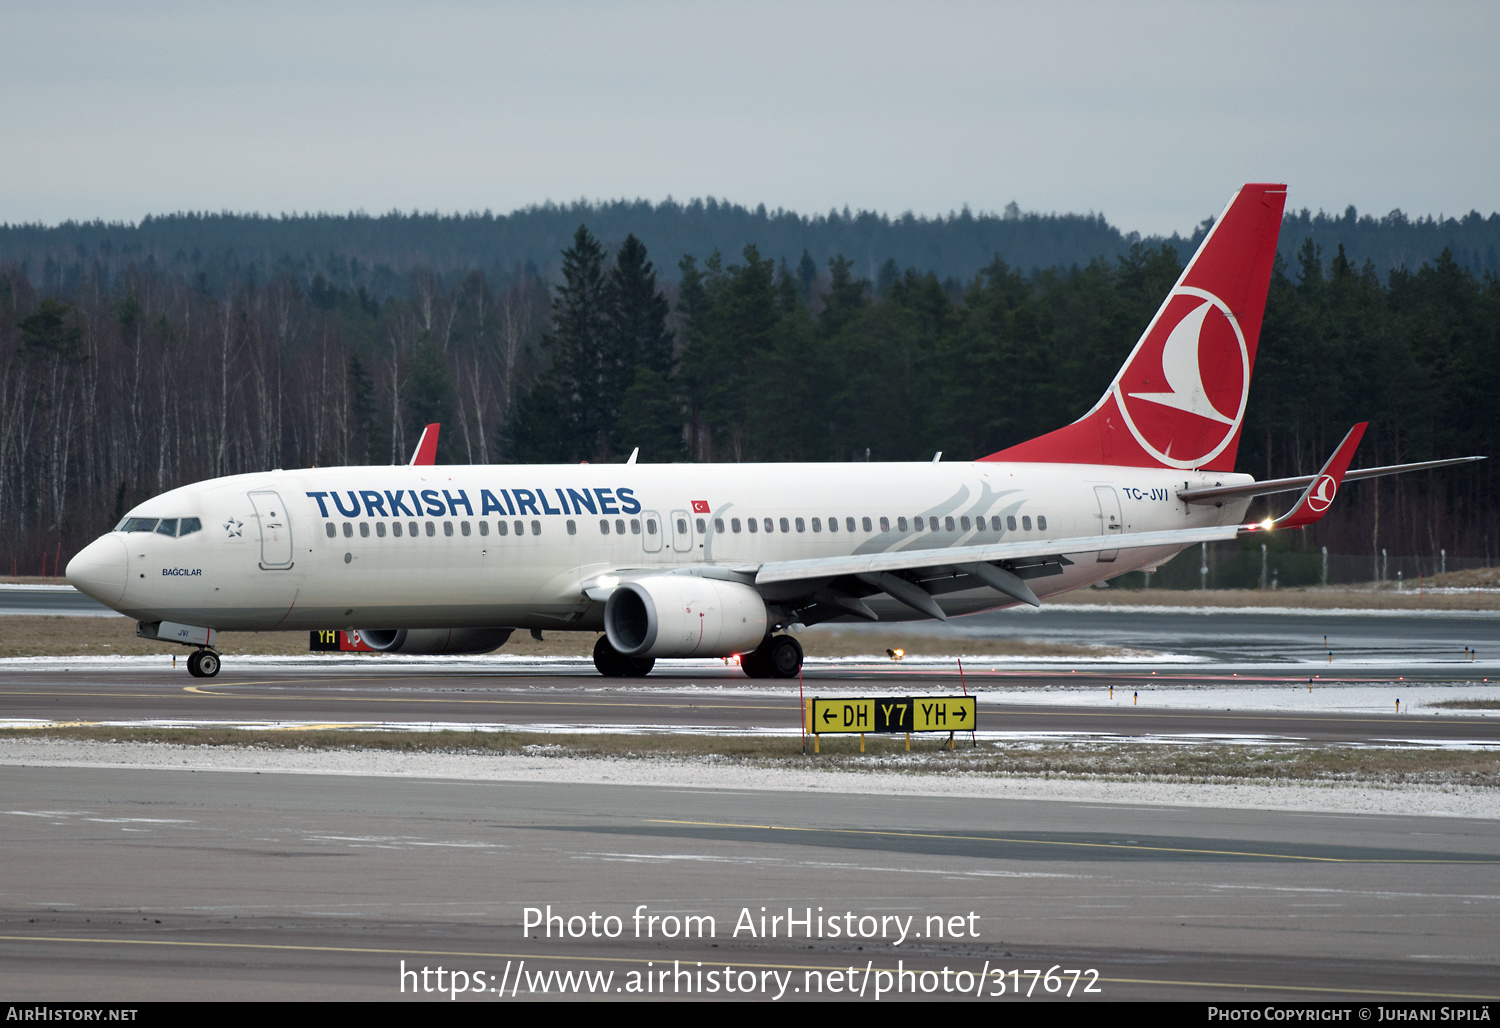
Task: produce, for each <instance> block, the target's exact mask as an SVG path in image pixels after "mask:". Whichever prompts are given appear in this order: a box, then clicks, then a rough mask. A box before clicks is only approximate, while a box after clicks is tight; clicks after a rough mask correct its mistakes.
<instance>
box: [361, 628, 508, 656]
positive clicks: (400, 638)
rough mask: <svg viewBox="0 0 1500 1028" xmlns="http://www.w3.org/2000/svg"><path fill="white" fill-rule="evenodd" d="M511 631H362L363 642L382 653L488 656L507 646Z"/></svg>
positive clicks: (428, 629) (485, 629) (483, 629)
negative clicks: (506, 641) (486, 654)
mask: <svg viewBox="0 0 1500 1028" xmlns="http://www.w3.org/2000/svg"><path fill="white" fill-rule="evenodd" d="M511 631H512V629H509V628H388V629H380V628H361V629H359V638H360V640H361V641H362V642H363V643H364V644H365V645H366V646H368V647H370V649H372V650H378V651H379V652H381V653H417V654H428V653H488V652H490V651H491V650H497V649H499V648H500V647H502V646H504V645H505V640H507V639H509V638H510V633H511Z"/></svg>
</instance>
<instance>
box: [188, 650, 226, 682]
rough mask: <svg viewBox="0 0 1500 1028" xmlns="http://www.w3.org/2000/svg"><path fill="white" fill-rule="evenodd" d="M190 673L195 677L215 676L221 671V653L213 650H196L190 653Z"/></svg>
mask: <svg viewBox="0 0 1500 1028" xmlns="http://www.w3.org/2000/svg"><path fill="white" fill-rule="evenodd" d="M187 666H188V674H190V675H192V676H193V677H194V678H213V677H214V676H215V675H217V674H218V673H219V655H218V654H217V653H215V652H214V651H213V650H209V649H203V650H194V651H193V652H192V653H189V654H188V659H187Z"/></svg>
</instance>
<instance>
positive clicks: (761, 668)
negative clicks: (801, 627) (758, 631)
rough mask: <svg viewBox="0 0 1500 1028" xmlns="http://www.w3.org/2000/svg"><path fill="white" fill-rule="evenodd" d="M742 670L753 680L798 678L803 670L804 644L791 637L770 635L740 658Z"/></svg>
mask: <svg viewBox="0 0 1500 1028" xmlns="http://www.w3.org/2000/svg"><path fill="white" fill-rule="evenodd" d="M740 669H741V670H742V671H744V672H745V674H747V675H749V676H750V677H751V678H796V677H797V672H799V671H801V670H802V644H801V643H799V642H798V641H797V640H796V639H793V638H792V637H791V636H789V635H770V636H767V637H766V638H765V639H763V640H762V641H761V644H760V645H759V646H757V647H755V649H753V650H751V651H750V652H749V653H746V654H744V655H743V656H741V657H740Z"/></svg>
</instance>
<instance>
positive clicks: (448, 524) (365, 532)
mask: <svg viewBox="0 0 1500 1028" xmlns="http://www.w3.org/2000/svg"><path fill="white" fill-rule="evenodd" d="M477 525H478V530H479V534H480V535H481V536H487V535H489V534H490V523H489V522H488V521H480V522H477ZM526 525H527V523H526V522H525V521H497V522H495V534H496V535H510V533H511V532H512V530H514V532H515V533H516V535H525V534H526ZM474 529H475V526H473V525H470V524H469V522H467V521H460V522H458V525H457V531H458V534H459V535H461V536H469V535H473V534H474ZM323 531H324V532H325V533H326V534H327V536H328V538H330V539H336V538H338V535H339V527H338V526H337V525H336V524H334V523H333V522H332V521H326V522H324V523H323ZM358 531H359V535H360V538H362V539H368V538H369V537H370V522H368V521H361V522H360V523H359V528H358ZM386 532H387V528H386V523H385V522H384V521H377V522H375V535H376V537H377V538H380V539H384V538H385V537H386ZM389 532H390V534H391V535H393V536H395V537H396V538H397V539H400V538H401V537H402V536H410V537H411V538H413V539H416V538H418V537H420V536H421V535H423V534H426V535H427V536H429V537H431V536H435V535H437V534H438V522H436V521H426V522H421V523H418V522H416V521H407V522H401V521H392V522H391V523H390V528H389ZM442 532H443V535H445V536H451V535H453V534H454V523H453V522H452V521H444V522H442ZM577 532H578V525H577V524H576V523H575V522H573V521H569V522H568V534H569V535H576V534H577ZM343 533H344V538H345V539H352V538H354V533H355V525H354V522H352V521H345V522H344V528H343ZM531 534H532V535H541V534H542V523H541V522H540V521H536V520H533V521H532V522H531Z"/></svg>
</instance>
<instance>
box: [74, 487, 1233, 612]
mask: <svg viewBox="0 0 1500 1028" xmlns="http://www.w3.org/2000/svg"><path fill="white" fill-rule="evenodd" d="M1248 481H1250V478H1249V476H1246V475H1226V474H1203V473H1198V472H1183V471H1173V470H1167V469H1150V468H1122V467H1113V466H1090V465H1065V464H1002V463H990V462H972V463H957V462H951V463H930V464H928V463H923V464H869V463H866V464H858V463H856V464H666V465H621V464H594V465H576V464H569V465H482V466H421V467H413V466H405V467H350V468H312V469H307V470H299V471H272V472H264V473H259V474H250V475H237V476H234V477H230V478H221V479H214V480H212V481H207V482H200V483H197V484H195V485H190V486H184V487H183V488H180V489H174V490H172V491H171V492H167V493H163V494H162V495H160V496H157V497H155V498H153V499H151V500H148V501H146V502H145V503H142V504H140V505H139V506H138V507H136V508H135V509H134V510H133V511H131V513H130V517H131V518H144V519H153V518H162V519H183V518H197V519H199V520H200V522H201V526H202V527H201V529H199V530H197V531H193V532H191V533H189V534H186V535H183V536H181V537H173V536H168V535H163V534H160V533H158V532H154V531H131V532H124V531H115V532H111V533H109V534H107V535H104V536H101V537H100V538H99V539H98V540H96V541H95V542H94V543H92V544H91V545H90V546H89V547H88V548H87V549H85V550H84V551H83V552H82V553H80V554H79V555H78V557H77V558H75V560H74V562H73V563H72V564H71V565H70V566H69V578H70V580H72V581H73V582H74V584H75V585H78V586H79V588H81V589H82V590H83V591H84V592H87V593H89V594H90V595H92V596H94V597H96V598H97V599H99V600H100V601H101V602H103V603H105V604H106V605H108V606H110V607H112V608H114V609H115V610H118V611H120V612H121V613H123V614H126V615H127V616H129V617H132V618H136V619H138V620H141V621H148V622H151V621H173V622H181V623H186V624H192V625H202V626H206V627H210V628H215V629H218V630H221V631H226V630H227V631H269V630H289V629H327V628H345V627H358V628H367V629H381V628H460V627H474V628H478V627H516V628H543V629H548V628H550V629H564V628H574V629H584V630H594V631H598V630H599V629H600V626H601V617H602V612H603V607H604V604H603V603H601V602H598V601H595V600H590V599H589V598H588V597H587V596H585V595H584V592H583V589H584V583H586V582H587V581H589V580H590V579H591V578H594V577H595V576H598V575H600V574H604V573H613V572H619V571H627V572H631V571H641V570H645V571H649V570H652V569H659V570H662V571H667V570H672V569H677V568H684V567H693V566H705V565H706V566H720V567H726V568H750V567H753V566H755V565H758V564H761V563H763V562H767V561H783V560H797V559H800V558H810V557H828V556H840V555H848V554H868V553H884V552H893V551H900V550H905V549H931V548H939V547H948V546H961V545H972V544H975V543H989V542H1017V541H1031V540H1039V539H1046V538H1059V539H1062V538H1077V537H1079V536H1090V535H1098V534H1101V532H1104V531H1111V530H1114V529H1113V526H1112V524H1111V518H1112V517H1117V518H1118V519H1119V522H1120V527H1119V529H1118V530H1119V531H1121V532H1124V533H1135V532H1144V531H1152V530H1157V529H1180V528H1201V527H1208V526H1215V525H1227V524H1232V523H1234V522H1236V521H1238V520H1239V519H1240V518H1241V517H1242V516H1243V514H1244V510H1245V508H1246V506H1247V505H1248V500H1238V501H1234V502H1231V503H1226V504H1225V505H1224V506H1223V507H1214V506H1211V505H1206V506H1205V505H1196V506H1190V505H1187V504H1184V503H1182V502H1181V501H1179V500H1177V499H1176V492H1177V490H1179V489H1181V488H1183V487H1184V485H1187V486H1191V487H1199V486H1207V485H1213V484H1215V483H1220V484H1224V485H1229V484H1233V483H1238V482H1248ZM695 501H697V503H698V507H699V509H700V510H701V509H702V507H704V506H706V507H707V511H706V512H701V513H697V512H695ZM1116 505H1117V506H1116ZM997 519H998V521H997ZM128 520H129V519H127V521H128ZM752 521H753V523H754V524H755V528H756V531H753V532H752V531H750V525H751V523H752ZM918 521H920V522H921V526H922V527H921V528H920V529H918V528H917V527H916V526H917V523H918ZM981 521H982V527H981ZM833 522H836V523H837V524H836V526H835V527H830V525H831V523H833ZM934 523H935V524H936V526H937V527H936V529H935V530H934V528H933V525H934ZM721 524H722V528H721V527H720V525H721ZM502 525H503V529H502V527H501V526H502ZM736 525H738V531H736V530H735V526H736ZM950 525H951V527H950ZM398 526H399V529H398ZM851 526H852V527H851ZM997 526H998V527H997ZM606 528H607V529H608V531H607V532H606V531H605V529H606ZM398 531H399V535H398ZM502 533H503V534H502ZM1178 549H1179V548H1178V547H1168V548H1157V549H1127V550H1121V551H1119V552H1118V554H1117V555H1114V556H1113V557H1112V558H1111V555H1110V554H1109V552H1108V551H1105V552H1104V553H1103V554H1102V555H1101V554H1100V553H1087V554H1076V553H1075V554H1070V555H1069V559H1070V560H1071V561H1072V563H1071V564H1068V565H1065V566H1064V567H1063V570H1062V573H1061V574H1053V575H1050V576H1047V577H1041V578H1037V579H1034V580H1033V581H1032V582H1031V585H1032V587H1033V589H1034V591H1035V592H1036V593H1037V595H1038V596H1041V597H1046V596H1049V595H1055V594H1057V593H1061V592H1066V591H1068V590H1071V589H1077V588H1079V587H1081V586H1086V585H1089V584H1090V583H1093V582H1097V581H1100V580H1102V579H1106V578H1111V577H1114V576H1115V575H1118V574H1121V573H1123V572H1126V571H1131V570H1138V569H1141V568H1152V567H1155V566H1157V565H1159V564H1160V563H1162V562H1163V561H1165V560H1166V559H1168V558H1169V557H1171V556H1172V555H1173V554H1174V553H1176V552H1177V550H1178ZM938 598H939V600H940V602H941V604H942V607H943V608H944V610H945V611H946V612H947V613H949V614H968V613H974V612H976V611H980V610H987V609H993V608H996V607H1002V606H1009V605H1011V603H1012V602H1013V601H1011V600H1010V599H1009V598H1008V597H1005V596H1002V595H1000V594H998V593H996V592H994V591H992V590H990V589H987V588H970V589H966V590H963V591H955V592H949V593H945V594H941V595H939V597H938ZM867 602H868V603H869V605H870V607H871V608H872V609H873V610H874V611H875V612H876V613H878V614H879V615H880V617H881V619H882V620H886V619H889V620H907V619H914V618H919V617H921V615H919V614H918V613H917V612H915V611H914V610H912V609H911V608H910V607H907V606H905V605H903V604H901V603H898V602H896V601H894V600H891V599H890V598H889V597H886V596H884V595H883V594H882V595H877V596H874V597H870V598H869V599H868V601H867Z"/></svg>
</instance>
